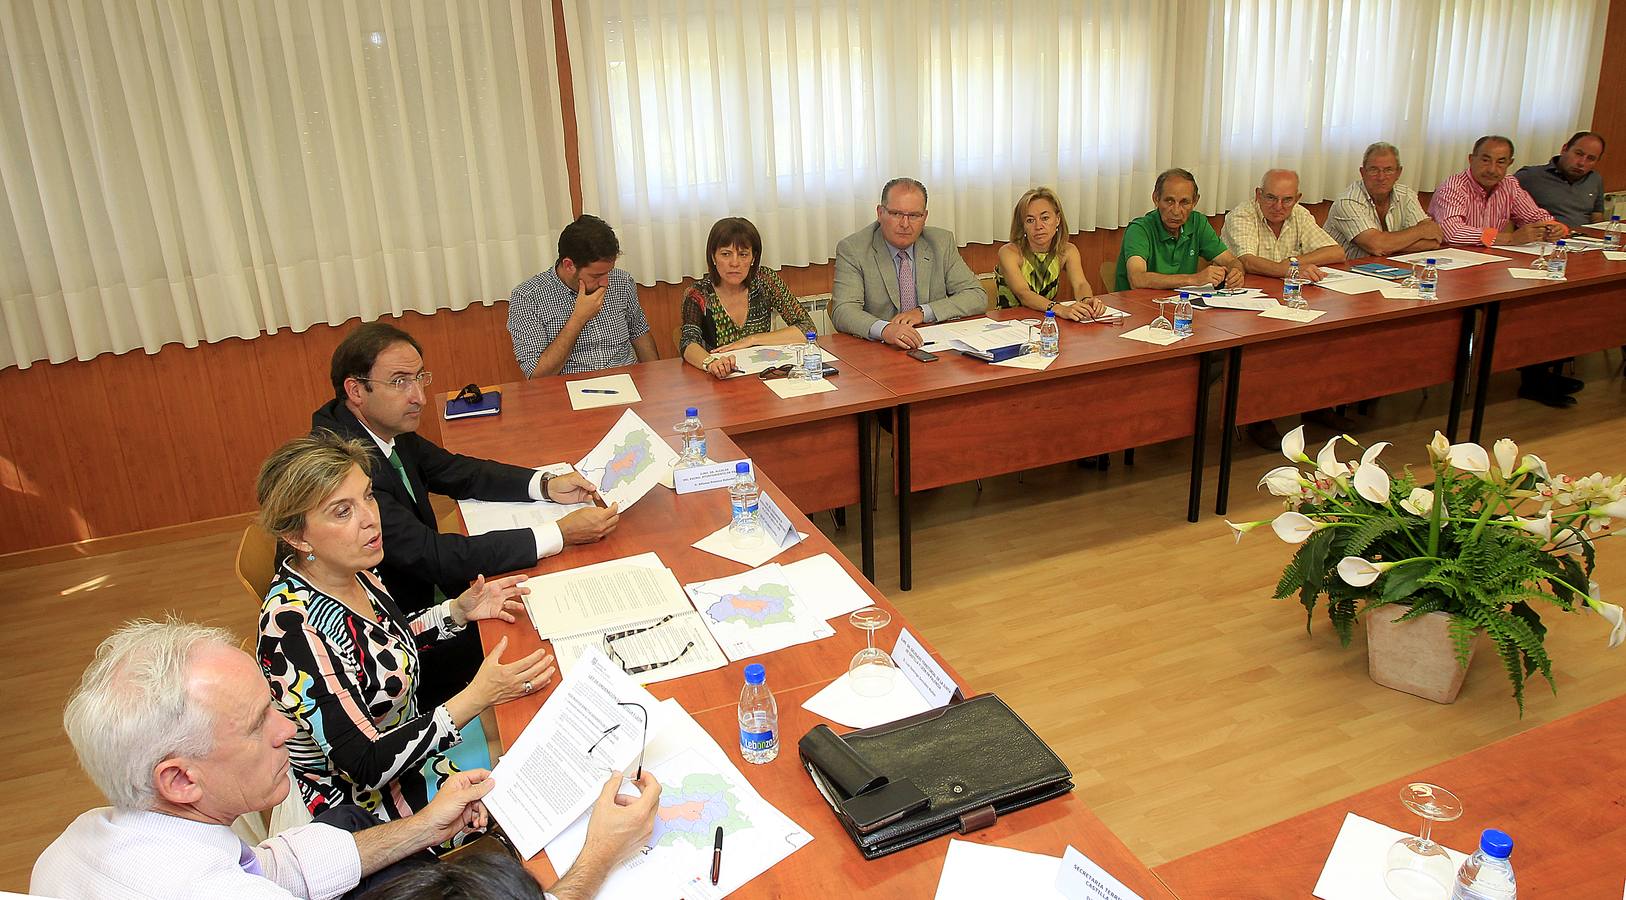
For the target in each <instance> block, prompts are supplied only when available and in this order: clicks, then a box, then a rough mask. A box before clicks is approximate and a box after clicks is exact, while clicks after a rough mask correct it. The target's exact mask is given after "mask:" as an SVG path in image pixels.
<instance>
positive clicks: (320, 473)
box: [254, 428, 372, 555]
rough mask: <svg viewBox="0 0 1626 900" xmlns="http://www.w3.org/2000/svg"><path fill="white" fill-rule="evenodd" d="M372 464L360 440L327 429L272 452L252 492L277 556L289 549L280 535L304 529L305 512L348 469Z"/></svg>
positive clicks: (329, 491)
mask: <svg viewBox="0 0 1626 900" xmlns="http://www.w3.org/2000/svg"><path fill="white" fill-rule="evenodd" d="M371 464H372V456H371V453H370V451H369V450H368V449H367V445H366V444H365V443H364V442H362V441H361V440H359V439H345V438H342V437H339V436H338V435H337V434H334V433H333V432H332V431H329V430H328V429H326V428H322V429H318V430H316V431H314V432H312V433H310V434H307V435H305V436H304V437H297V438H294V439H293V440H291V441H289V442H288V443H286V444H283V445H282V446H281V447H278V448H277V449H276V450H274V451H272V453H271V455H270V456H268V457H266V458H265V462H264V463H261V464H260V476H259V478H258V479H256V480H255V483H254V496H255V499H256V500H257V501H258V502H259V504H260V519H259V520H260V527H261V528H264V529H265V530H266V531H268V532H270V533H271V534H272V535H274V536H276V538H277V547H278V550H279V555H281V553H290V552H292V548H290V547H288V545H287V544H286V542H284V540H283V536H284V535H288V534H292V533H294V532H296V531H302V530H304V528H305V514H306V513H308V512H310V511H311V510H313V509H315V508H316V505H317V504H318V503H321V502H322V498H324V497H326V496H328V495H329V494H332V493H333V492H334V491H336V490H338V489H339V486H340V485H341V484H343V483H344V479H345V478H346V477H347V476H349V474H350V469H351V468H352V467H356V466H359V467H360V468H361V470H362V471H363V472H368V471H370V466H371Z"/></svg>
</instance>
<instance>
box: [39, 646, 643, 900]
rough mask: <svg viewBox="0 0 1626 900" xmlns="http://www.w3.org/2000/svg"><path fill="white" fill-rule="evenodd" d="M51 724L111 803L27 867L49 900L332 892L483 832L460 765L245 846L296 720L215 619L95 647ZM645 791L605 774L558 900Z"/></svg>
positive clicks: (623, 847)
mask: <svg viewBox="0 0 1626 900" xmlns="http://www.w3.org/2000/svg"><path fill="white" fill-rule="evenodd" d="M63 724H64V726H65V727H66V729H67V732H68V739H69V740H70V741H71V742H72V743H73V748H74V751H75V752H76V753H77V754H78V756H79V762H80V765H81V766H83V767H84V769H85V771H86V773H88V774H89V775H90V778H91V780H92V781H94V782H95V783H96V786H97V787H98V788H100V789H101V790H102V792H103V793H104V794H106V795H107V798H108V800H109V801H111V802H112V804H113V805H112V807H102V808H100V809H94V810H91V811H90V812H87V813H84V814H83V815H81V816H79V818H77V819H75V820H74V822H73V824H71V825H69V826H68V828H67V830H66V831H64V832H63V833H62V835H61V836H59V837H58V838H57V839H56V840H55V841H54V842H52V844H51V846H49V847H47V848H46V850H45V852H44V853H42V854H41V855H40V858H39V860H38V861H37V862H36V863H35V865H34V874H33V879H32V882H31V884H30V886H29V889H30V890H31V891H32V892H34V893H38V894H44V895H47V896H52V897H61V898H70V900H72V898H80V897H87V898H137V897H141V898H150V897H183V898H194V897H195V898H219V897H232V898H260V897H265V898H271V897H278V898H286V897H303V898H312V900H316V898H329V897H338V896H341V895H346V894H347V892H352V893H359V892H360V891H361V890H364V889H366V888H368V887H371V886H373V885H376V884H381V883H383V882H385V881H388V880H389V879H390V878H393V877H395V876H396V875H398V874H402V871H403V867H411V866H414V865H436V864H437V863H436V862H435V861H434V859H433V857H432V856H430V855H429V854H426V853H424V852H423V851H425V850H426V848H429V847H432V846H435V845H437V844H440V843H442V842H444V841H446V840H448V839H450V838H451V837H452V836H453V835H456V834H457V833H459V832H460V831H462V830H464V829H474V828H483V827H485V825H486V819H487V817H486V812H485V808H484V806H483V805H482V804H481V803H480V798H481V797H483V796H485V794H486V793H487V792H488V791H490V789H491V781H490V779H489V777H488V776H489V774H490V773H489V772H486V771H485V770H483V769H477V770H472V771H468V772H459V773H457V774H456V775H454V776H453V777H452V778H450V779H448V780H447V781H446V783H445V784H444V785H442V786H441V788H440V791H439V792H438V793H437V794H436V795H435V796H434V798H433V799H431V800H430V801H429V803H428V804H427V805H426V806H425V807H424V808H423V809H422V810H420V811H419V812H418V813H417V814H415V815H412V816H408V817H406V818H404V819H400V820H398V821H394V822H387V823H383V824H379V823H377V821H376V820H374V819H373V818H372V817H371V816H369V815H368V814H367V813H366V812H364V811H362V810H361V809H360V808H358V807H350V806H338V807H334V808H333V809H331V810H328V811H326V812H324V813H323V814H322V815H319V816H318V817H317V819H316V821H315V822H312V823H311V824H309V825H302V826H299V827H297V828H290V829H287V830H285V831H283V832H281V833H279V834H277V835H274V836H272V837H271V838H269V839H267V840H266V841H265V842H263V843H262V844H260V845H259V846H257V847H250V846H249V845H247V844H246V843H244V842H243V841H242V840H240V839H239V838H238V837H237V835H236V833H235V832H233V831H232V830H231V823H232V822H234V821H236V819H237V818H238V817H239V816H242V815H245V814H249V813H257V812H259V811H261V810H265V809H269V808H271V807H273V806H275V805H277V804H278V803H280V802H281V801H282V799H283V798H284V797H286V796H287V794H288V791H289V787H290V784H289V781H288V751H287V749H286V747H285V746H284V744H285V743H286V742H287V740H288V738H289V737H290V736H292V735H293V733H294V726H293V724H292V723H290V722H289V721H288V720H287V719H285V718H283V716H282V715H280V714H279V713H278V712H277V710H276V709H275V708H274V707H273V706H272V702H271V691H270V688H269V687H268V686H267V685H266V682H265V679H264V677H263V676H262V675H261V674H260V669H259V666H258V665H256V664H255V662H254V660H253V659H252V658H250V657H249V656H248V654H246V653H243V652H242V651H241V650H238V649H237V644H236V641H235V640H234V639H233V638H232V636H231V635H230V634H229V633H228V632H226V631H224V630H221V629H218V628H206V627H203V626H199V625H190V624H185V623H181V622H174V621H171V622H162V623H160V622H150V621H138V622H133V623H131V624H129V625H126V626H125V627H124V628H122V629H120V630H119V631H117V632H115V633H114V634H113V635H112V636H111V637H109V638H108V639H107V640H105V641H103V642H102V644H101V646H100V647H98V648H97V650H96V658H95V660H94V661H92V662H91V664H90V667H89V668H88V669H86V670H85V674H84V677H83V679H82V680H81V682H80V684H79V687H78V689H76V690H75V691H74V693H73V696H72V697H71V698H70V699H69V701H68V707H67V711H66V713H65V714H64V716H63ZM645 777H646V779H647V781H646V782H640V783H638V787H639V788H640V790H641V796H639V797H638V798H636V799H630V798H625V797H622V798H619V799H618V798H617V796H616V790H615V789H616V788H617V787H618V786H619V784H620V779H619V777H617V778H615V779H613V783H612V784H607V785H606V789H605V791H604V792H603V793H601V794H600V797H599V801H598V803H597V804H596V805H595V806H594V808H593V814H592V818H591V819H590V821H589V823H588V838H587V846H586V847H585V848H584V849H583V852H582V856H581V858H579V859H578V860H577V863H576V865H575V866H574V867H572V868H571V870H570V871H569V872H567V873H565V876H564V877H563V878H561V879H559V881H558V882H557V883H556V884H555V885H554V887H553V895H554V896H556V897H557V898H559V900H576V898H586V897H591V896H592V895H593V894H594V893H595V892H596V891H597V890H598V888H599V886H600V885H602V884H603V880H604V878H605V876H606V875H607V874H608V872H609V870H610V868H611V867H613V866H614V865H616V864H617V863H618V862H620V860H621V859H622V858H624V857H625V856H626V855H628V854H630V853H632V852H633V851H634V850H635V849H636V848H637V847H639V846H640V845H642V844H643V843H644V842H646V841H647V840H648V837H649V834H650V829H651V826H652V824H653V822H654V813H655V807H656V805H657V803H658V802H659V797H660V787H659V785H657V784H655V783H654V780H653V779H652V778H649V776H647V774H646V776H645Z"/></svg>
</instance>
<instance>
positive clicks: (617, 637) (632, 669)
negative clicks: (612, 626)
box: [604, 615, 694, 675]
mask: <svg viewBox="0 0 1626 900" xmlns="http://www.w3.org/2000/svg"><path fill="white" fill-rule="evenodd" d="M670 621H672V617H671V615H667V616H666V617H665V618H662V619H661V620H660V621H659V622H656V623H654V624H653V625H645V626H644V627H642V628H629V629H627V630H626V631H617V632H615V633H614V634H605V635H604V655H605V656H608V657H609V658H610V659H612V660H615V664H616V665H618V666H620V667H621V671H623V672H625V673H627V674H628V675H637V674H640V673H642V672H649V671H652V670H654V669H660V668H664V667H666V666H669V665H671V664H673V663H675V662H677V661H678V660H680V659H682V658H683V657H684V656H685V655H687V654H688V652H689V651H690V650H693V649H694V641H689V642H688V643H686V644H684V645H683V649H682V650H679V651H678V654H677V656H674V657H672V658H671V659H668V660H663V661H656V662H649V663H644V664H643V665H638V666H629V665H627V661H626V660H624V659H622V658H621V654H620V653H617V652H616V649H615V642H616V641H624V640H626V639H627V638H630V637H632V636H634V635H639V634H643V633H645V632H647V631H654V630H655V629H657V628H659V627H661V626H662V625H665V624H666V623H667V622H670Z"/></svg>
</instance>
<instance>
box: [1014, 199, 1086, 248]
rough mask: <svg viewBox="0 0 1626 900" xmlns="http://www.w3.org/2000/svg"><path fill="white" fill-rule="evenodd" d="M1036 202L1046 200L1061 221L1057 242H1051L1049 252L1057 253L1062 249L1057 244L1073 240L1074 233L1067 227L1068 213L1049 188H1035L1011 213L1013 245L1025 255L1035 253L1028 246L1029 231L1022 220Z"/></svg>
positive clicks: (1019, 201) (1057, 230)
mask: <svg viewBox="0 0 1626 900" xmlns="http://www.w3.org/2000/svg"><path fill="white" fill-rule="evenodd" d="M1035 200H1044V201H1046V202H1048V203H1049V204H1050V205H1051V206H1054V207H1055V208H1056V218H1057V219H1059V220H1060V224H1059V226H1058V227H1057V229H1056V237H1055V240H1052V241H1051V242H1050V250H1049V253H1055V252H1057V251H1058V250H1060V249H1061V244H1059V243H1057V242H1058V241H1068V240H1072V234H1073V232H1072V231H1071V230H1069V229H1068V227H1067V213H1066V212H1064V211H1063V210H1062V208H1061V201H1060V200H1058V199H1056V192H1055V191H1053V190H1051V189H1050V188H1047V187H1036V188H1033V189H1032V190H1030V191H1028V192H1027V193H1025V194H1023V195H1022V197H1021V199H1019V200H1017V201H1016V210H1015V211H1014V212H1012V213H1011V243H1013V244H1015V245H1016V249H1018V250H1020V251H1022V253H1023V254H1024V255H1026V254H1029V253H1032V252H1033V248H1032V247H1029V246H1028V230H1027V228H1026V227H1025V226H1024V225H1023V224H1022V219H1023V217H1025V216H1026V215H1027V214H1028V205H1029V204H1030V203H1032V202H1033V201H1035ZM1047 255H1048V254H1047Z"/></svg>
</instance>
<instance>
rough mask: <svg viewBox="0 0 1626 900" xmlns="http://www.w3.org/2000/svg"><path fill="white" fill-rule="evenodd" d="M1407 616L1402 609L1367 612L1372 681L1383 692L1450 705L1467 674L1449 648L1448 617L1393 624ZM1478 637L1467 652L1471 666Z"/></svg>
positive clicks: (1437, 614)
mask: <svg viewBox="0 0 1626 900" xmlns="http://www.w3.org/2000/svg"><path fill="white" fill-rule="evenodd" d="M1405 614H1406V607H1404V606H1399V605H1393V606H1384V607H1381V608H1378V609H1374V610H1370V611H1368V612H1366V613H1365V614H1364V615H1363V616H1362V618H1364V619H1365V620H1366V664H1367V673H1368V674H1370V675H1371V677H1372V680H1373V681H1376V682H1377V683H1378V684H1381V685H1383V686H1384V687H1387V688H1394V689H1395V690H1397V691H1405V692H1406V693H1408V694H1414V695H1416V696H1418V697H1422V698H1423V699H1425V700H1433V701H1434V702H1435V703H1450V702H1452V701H1454V700H1456V699H1457V692H1458V691H1461V690H1462V679H1463V677H1464V676H1466V675H1467V674H1468V670H1467V668H1466V667H1464V666H1459V665H1457V655H1456V649H1455V648H1454V647H1453V646H1452V644H1451V627H1450V626H1451V616H1450V615H1448V614H1446V613H1443V612H1431V613H1429V614H1428V615H1426V616H1421V617H1419V618H1416V619H1412V620H1411V621H1409V622H1400V623H1396V622H1395V621H1394V620H1395V619H1397V618H1399V617H1401V616H1403V615H1405ZM1478 646H1479V638H1478V637H1477V636H1476V637H1475V638H1474V643H1473V645H1471V646H1470V647H1469V649H1468V661H1469V663H1472V662H1473V653H1474V650H1476V649H1478Z"/></svg>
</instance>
